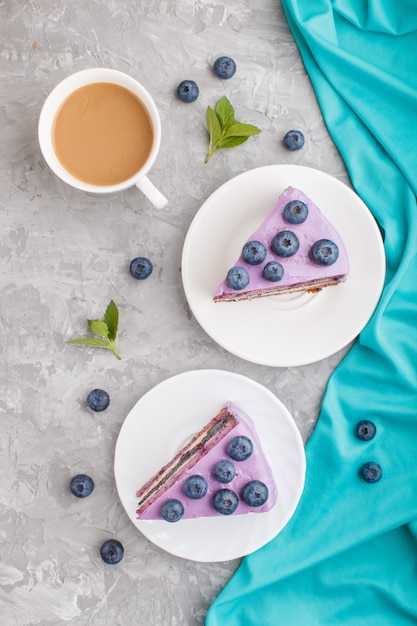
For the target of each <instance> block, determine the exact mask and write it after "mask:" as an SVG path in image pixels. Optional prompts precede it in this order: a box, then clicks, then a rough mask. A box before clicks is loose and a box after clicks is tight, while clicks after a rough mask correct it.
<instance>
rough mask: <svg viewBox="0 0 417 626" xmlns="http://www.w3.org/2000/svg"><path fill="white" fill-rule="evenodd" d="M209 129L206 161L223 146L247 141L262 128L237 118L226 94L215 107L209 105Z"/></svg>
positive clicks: (207, 120) (227, 146)
mask: <svg viewBox="0 0 417 626" xmlns="http://www.w3.org/2000/svg"><path fill="white" fill-rule="evenodd" d="M206 123H207V130H208V133H209V136H210V146H209V151H208V154H207V156H206V159H205V161H204V162H205V163H208V161H209V160H210V159H211V157H212V156H213V154H214V153H215V152H216V151H217V150H220V149H221V148H234V147H235V146H240V145H241V144H242V143H244V142H245V141H247V140H248V139H249V137H252V135H259V133H260V132H261V130H260V128H258V127H257V126H253V125H252V124H242V123H241V122H238V121H237V120H235V111H234V109H233V106H232V104H231V102H230V100H229V99H228V98H226V96H223V98H221V99H220V100H219V101H218V103H217V104H216V106H215V108H214V109H212V108H211V107H210V106H208V107H207V111H206Z"/></svg>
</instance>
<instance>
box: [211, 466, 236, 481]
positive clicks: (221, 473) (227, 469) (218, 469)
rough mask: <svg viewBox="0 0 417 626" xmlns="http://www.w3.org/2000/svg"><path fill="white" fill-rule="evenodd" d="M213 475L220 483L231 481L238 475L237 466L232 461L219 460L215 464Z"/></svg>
mask: <svg viewBox="0 0 417 626" xmlns="http://www.w3.org/2000/svg"><path fill="white" fill-rule="evenodd" d="M213 475H214V478H215V479H216V480H218V481H219V483H230V481H232V480H233V479H234V477H235V476H236V468H235V466H234V465H233V463H231V462H230V461H218V462H217V463H216V465H215V466H214V469H213Z"/></svg>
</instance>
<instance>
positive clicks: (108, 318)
mask: <svg viewBox="0 0 417 626" xmlns="http://www.w3.org/2000/svg"><path fill="white" fill-rule="evenodd" d="M103 321H104V322H105V323H106V325H107V328H108V335H107V337H108V338H109V339H110V341H113V340H114V339H116V335H117V328H118V326H119V309H118V308H117V306H116V305H115V303H114V302H113V300H110V302H109V305H108V307H107V309H106V312H105V314H104V319H103Z"/></svg>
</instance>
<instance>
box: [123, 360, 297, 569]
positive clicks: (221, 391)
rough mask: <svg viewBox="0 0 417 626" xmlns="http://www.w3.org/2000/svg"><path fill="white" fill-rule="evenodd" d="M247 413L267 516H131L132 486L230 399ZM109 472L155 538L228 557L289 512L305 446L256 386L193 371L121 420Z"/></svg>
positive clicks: (260, 540)
mask: <svg viewBox="0 0 417 626" xmlns="http://www.w3.org/2000/svg"><path fill="white" fill-rule="evenodd" d="M228 400H231V401H234V402H237V403H239V405H240V406H241V407H242V408H243V409H244V410H245V411H246V412H247V413H248V414H249V415H250V417H251V418H252V421H253V423H254V425H255V427H256V431H257V433H258V436H259V438H260V441H261V444H262V448H263V450H264V453H265V455H266V457H267V459H268V461H269V464H270V466H271V469H272V474H273V477H274V480H275V483H276V486H277V492H278V499H277V503H276V504H275V506H274V507H273V508H272V509H271V510H270V511H268V512H266V513H248V514H247V515H236V516H233V515H232V516H230V517H217V516H216V517H204V518H200V519H186V520H180V521H179V522H177V523H175V524H169V523H168V522H165V521H164V520H156V521H153V520H137V519H136V512H135V511H136V497H135V494H136V491H137V490H138V488H139V487H141V486H142V484H143V483H145V482H146V481H147V480H148V479H149V478H150V477H151V476H152V475H153V474H154V473H155V472H156V471H158V470H159V469H160V468H161V467H162V466H163V465H164V464H165V463H167V462H168V461H169V460H170V459H171V458H172V457H173V456H175V454H177V452H178V451H179V449H180V448H181V447H182V446H183V445H184V444H185V443H186V442H187V441H188V440H189V439H190V438H191V437H192V436H193V435H194V434H195V433H196V432H198V431H199V430H200V429H201V428H202V427H203V426H204V425H205V424H206V423H207V422H209V421H210V419H211V418H212V417H214V415H216V413H217V412H218V411H219V410H220V409H221V408H222V406H223V405H224V404H225V403H226V402H227V401H228ZM114 471H115V478H116V485H117V490H118V493H119V497H120V500H121V502H122V504H123V506H124V508H125V510H126V512H127V514H128V516H129V518H130V519H131V521H132V522H133V523H134V524H135V526H136V527H137V528H138V529H139V530H140V531H141V532H142V533H143V534H144V535H145V536H146V537H147V538H148V539H149V540H150V541H152V542H153V543H155V544H156V545H157V546H159V547H160V548H162V549H164V550H166V551H167V552H170V553H171V554H175V555H176V556H179V557H183V558H186V559H191V560H193V561H206V562H209V561H227V560H231V559H235V558H239V557H242V556H245V555H246V554H249V553H251V552H254V551H255V550H257V549H258V548H260V547H261V546H263V545H264V544H265V543H267V542H268V541H270V540H271V539H272V538H273V537H275V535H277V534H278V533H279V532H280V530H281V529H282V528H283V527H284V526H285V524H286V523H287V522H288V520H289V519H290V518H291V516H292V514H293V513H294V511H295V509H296V507H297V504H298V501H299V499H300V497H301V493H302V491H303V488H304V479H305V454H304V446H303V442H302V439H301V436H300V433H299V431H298V429H297V426H296V424H295V422H294V421H293V419H292V417H291V415H290V413H289V412H288V410H287V409H286V408H285V406H284V405H283V404H282V403H281V402H280V401H279V400H278V398H277V397H276V396H275V395H274V394H273V393H271V392H270V391H269V390H268V389H266V388H265V387H263V386H262V385H260V384H259V383H257V382H255V381H253V380H251V379H250V378H247V377H245V376H242V375H240V374H235V373H232V372H226V371H222V370H195V371H190V372H185V373H183V374H179V375H177V376H174V377H172V378H169V379H167V380H165V381H163V382H162V383H160V384H159V385H157V386H156V387H154V388H153V389H151V390H150V391H149V392H148V393H146V394H145V395H144V396H142V398H141V399H140V400H139V402H137V404H136V405H135V406H134V407H133V409H132V410H131V411H130V413H129V414H128V416H127V417H126V419H125V421H124V423H123V425H122V428H121V430H120V434H119V437H118V439H117V443H116V450H115V461H114Z"/></svg>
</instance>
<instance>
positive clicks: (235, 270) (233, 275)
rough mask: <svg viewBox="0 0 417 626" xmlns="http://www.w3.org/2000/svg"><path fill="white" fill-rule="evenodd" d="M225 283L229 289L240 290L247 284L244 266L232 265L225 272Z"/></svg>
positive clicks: (247, 278) (247, 275)
mask: <svg viewBox="0 0 417 626" xmlns="http://www.w3.org/2000/svg"><path fill="white" fill-rule="evenodd" d="M226 283H227V285H228V286H229V287H230V289H234V290H235V291H240V290H242V289H244V288H245V287H247V286H248V285H249V274H248V272H247V270H245V268H244V267H239V266H236V267H232V268H231V269H230V270H229V271H228V272H227V276H226Z"/></svg>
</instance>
